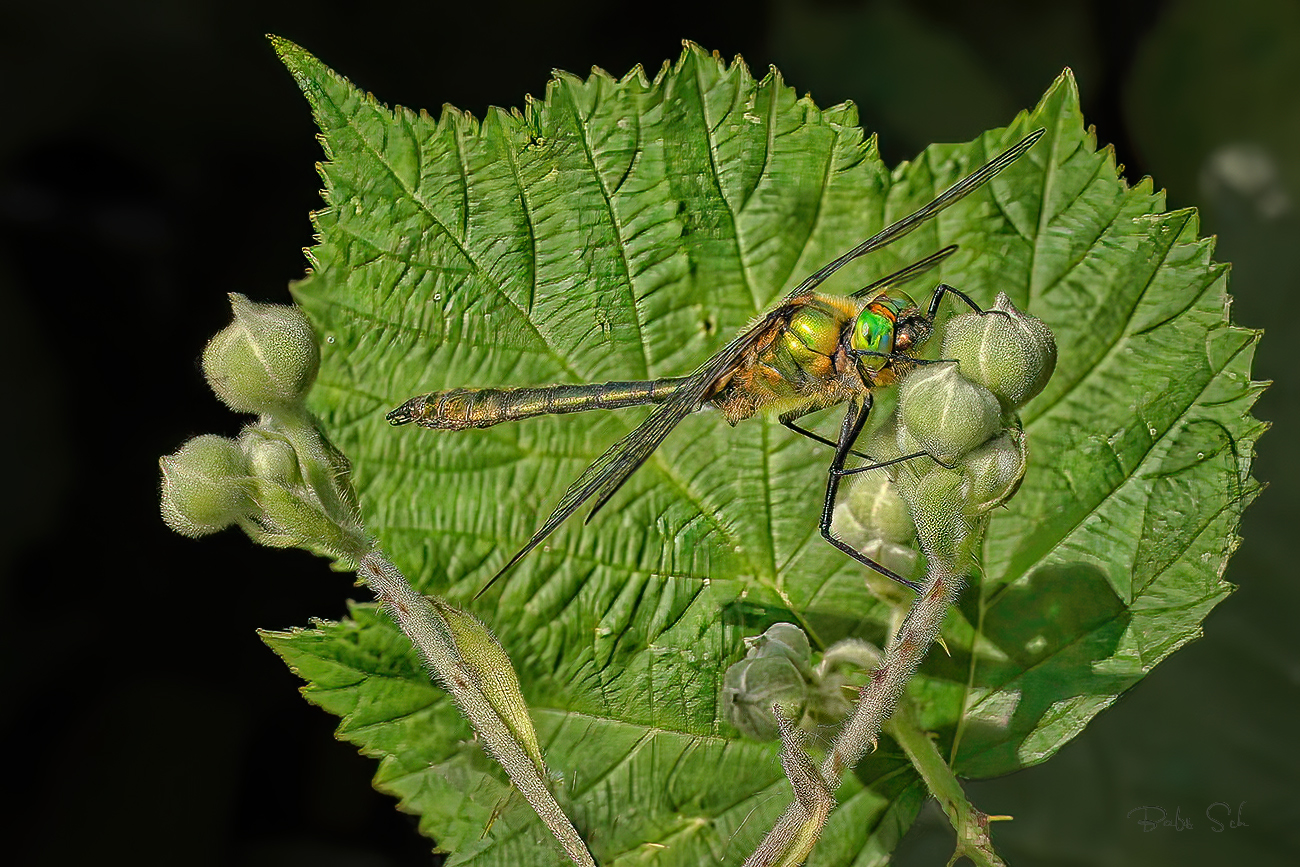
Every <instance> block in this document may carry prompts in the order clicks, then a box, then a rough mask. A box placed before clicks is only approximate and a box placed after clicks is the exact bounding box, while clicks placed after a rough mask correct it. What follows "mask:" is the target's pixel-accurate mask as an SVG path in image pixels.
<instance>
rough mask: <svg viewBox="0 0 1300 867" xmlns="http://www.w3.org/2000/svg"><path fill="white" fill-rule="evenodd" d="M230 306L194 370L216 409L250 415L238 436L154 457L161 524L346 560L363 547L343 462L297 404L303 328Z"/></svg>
mask: <svg viewBox="0 0 1300 867" xmlns="http://www.w3.org/2000/svg"><path fill="white" fill-rule="evenodd" d="M230 302H231V308H232V310H233V313H234V321H232V322H231V324H230V325H228V326H226V328H224V329H222V330H221V331H220V332H218V334H217V335H216V336H215V337H213V338H212V340H210V341H209V342H208V345H207V347H206V348H205V349H204V350H203V373H204V376H205V377H206V378H207V381H208V384H209V385H210V386H211V387H212V390H213V391H214V392H216V394H217V397H218V398H220V399H221V401H222V402H223V403H225V404H226V405H227V406H229V407H230V408H231V409H234V410H236V411H238V412H249V413H257V414H258V416H259V417H258V420H257V421H256V422H254V423H252V424H250V425H248V426H247V427H245V428H244V429H243V431H241V432H240V435H239V437H238V439H233V440H232V439H227V438H225V437H219V436H215V435H212V434H205V435H203V436H199V437H195V438H194V439H192V440H190V441H189V442H187V443H185V444H184V445H183V446H181V448H180V449H179V450H178V451H176V452H175V453H173V454H170V455H166V456H165V457H163V458H161V459H160V460H159V466H160V467H161V469H162V477H163V478H162V515H163V520H164V521H166V522H167V525H168V526H170V527H171V528H172V529H173V530H176V531H177V532H178V533H182V534H184V535H186V536H202V535H206V534H208V533H215V532H217V531H218V530H222V529H225V528H226V527H229V526H231V525H238V526H239V527H240V528H241V529H243V530H244V532H246V533H247V534H248V535H249V536H250V537H252V539H253V540H254V541H255V542H258V543H260V544H263V545H270V546H273V547H299V548H306V549H307V550H310V551H314V552H316V553H318V554H321V555H324V556H328V557H332V558H334V559H335V560H337V561H340V562H341V563H345V564H355V563H356V562H357V560H359V559H360V557H361V556H362V555H364V554H365V552H366V551H367V550H369V549H370V542H369V539H368V537H367V536H366V533H365V530H364V528H363V527H362V526H361V521H360V510H359V509H358V508H357V501H356V494H355V493H354V491H353V489H352V485H351V483H350V481H349V479H348V476H349V473H350V466H349V464H348V461H347V459H346V458H345V457H344V456H343V455H342V453H340V452H339V451H338V450H337V449H335V448H334V447H333V446H332V445H330V443H329V442H328V441H327V440H326V439H325V437H324V435H323V434H322V433H321V431H320V429H319V427H318V426H317V424H316V422H315V420H314V419H313V418H312V417H311V414H310V413H309V412H308V411H307V408H306V403H305V401H306V396H307V392H308V390H309V389H310V388H311V385H312V383H313V382H314V381H315V379H316V373H317V371H318V370H319V368H320V350H319V349H318V347H317V345H316V340H315V336H314V335H313V333H312V330H311V325H310V324H309V323H308V322H307V319H306V317H305V316H303V315H302V313H301V312H300V311H299V310H298V309H297V308H296V307H290V306H286V305H279V304H256V303H254V302H252V301H249V300H248V299H247V298H245V297H244V296H243V295H239V294H237V293H231V295H230Z"/></svg>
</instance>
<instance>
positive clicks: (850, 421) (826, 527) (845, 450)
mask: <svg viewBox="0 0 1300 867" xmlns="http://www.w3.org/2000/svg"><path fill="white" fill-rule="evenodd" d="M869 412H871V395H867V396H866V399H865V400H863V401H862V402H861V403H859V402H858V401H857V400H853V401H850V402H849V411H848V413H846V414H845V416H844V424H842V425H841V426H840V441H839V442H838V443H836V444H835V457H834V458H833V459H832V460H831V466H830V470H829V473H828V478H827V480H826V502H825V504H824V505H823V506H822V521H821V531H822V538H823V539H825V540H826V541H827V542H830V543H831V544H832V545H834V546H835V547H836V548H839V549H840V550H841V551H843V552H844V553H845V554H848V555H849V556H850V557H852V558H853V559H854V560H857V561H858V562H859V563H861V564H863V565H864V566H870V567H871V568H872V569H875V570H876V571H877V572H879V573H880V574H881V575H884V576H885V577H886V578H892V579H893V580H895V581H897V582H898V583H899V584H902V585H903V586H904V587H910V588H912V589H913V590H915V591H916V592H918V593H920V592H921V585H920V584H917V583H916V582H915V581H909V580H908V579H906V578H904V577H903V576H902V575H899V574H898V573H897V572H894V571H893V570H891V569H887V568H885V567H884V566H882V565H881V564H879V563H877V562H876V561H875V560H872V559H871V558H870V557H868V556H866V555H865V554H863V553H862V552H861V551H859V550H857V549H856V548H854V547H853V546H851V545H849V544H847V543H846V542H844V540H842V539H839V538H837V537H836V536H835V534H834V533H832V532H831V518H832V517H834V514H835V497H836V495H837V494H838V493H839V490H840V479H841V478H842V475H841V473H842V471H843V470H844V461H845V460H846V459H847V458H848V456H849V452H850V451H851V450H852V446H853V442H854V440H856V439H857V438H858V434H860V433H862V427H863V425H865V424H866V421H867V414H868V413H869Z"/></svg>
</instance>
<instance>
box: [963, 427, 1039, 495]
mask: <svg viewBox="0 0 1300 867" xmlns="http://www.w3.org/2000/svg"><path fill="white" fill-rule="evenodd" d="M1026 457H1027V456H1026V454H1025V435H1024V433H1023V432H1021V431H1020V430H1019V429H1012V430H1008V431H1004V432H1003V433H1002V434H1000V435H999V436H996V437H994V438H993V439H991V440H989V441H988V442H986V443H985V444H984V445H982V446H980V447H979V448H977V449H975V450H974V451H972V452H971V453H970V454H968V455H966V458H965V459H964V460H963V461H962V466H963V468H964V469H965V471H966V477H967V478H968V479H969V480H970V483H971V487H970V508H971V509H972V510H973V512H974V513H975V514H983V513H984V512H987V511H989V510H990V509H992V508H994V507H995V506H1000V505H1001V504H1003V503H1005V502H1006V501H1007V500H1009V499H1011V496H1012V495H1013V494H1014V493H1015V492H1016V490H1017V489H1018V488H1019V487H1020V482H1021V480H1022V479H1024V477H1025V462H1026Z"/></svg>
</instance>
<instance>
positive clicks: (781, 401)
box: [387, 129, 1044, 596]
mask: <svg viewBox="0 0 1300 867" xmlns="http://www.w3.org/2000/svg"><path fill="white" fill-rule="evenodd" d="M1043 132H1044V131H1043V130H1042V129H1039V130H1035V131H1034V132H1032V133H1030V134H1029V135H1027V136H1025V137H1024V138H1023V139H1021V140H1020V141H1019V142H1018V143H1017V144H1015V145H1013V146H1012V147H1010V148H1009V149H1007V150H1006V151H1004V152H1002V153H1001V154H999V155H998V156H996V157H994V158H993V159H992V160H990V161H989V162H987V163H985V164H984V165H983V166H981V167H980V168H979V169H977V170H976V171H974V172H972V173H971V174H969V175H967V176H966V177H964V178H962V179H961V180H959V181H957V183H955V184H953V185H952V186H951V187H949V188H948V189H947V190H945V191H944V192H943V193H941V194H939V196H937V197H936V198H935V199H934V200H933V201H931V202H930V203H928V204H926V205H924V206H923V207H921V208H919V209H918V210H916V211H914V212H913V213H911V214H909V215H907V216H906V217H903V218H902V219H900V220H898V221H897V222H895V223H892V224H890V225H889V226H886V227H885V228H884V229H882V230H881V231H879V232H877V233H876V234H875V235H872V236H871V237H870V238H868V239H867V240H865V241H863V242H862V243H860V244H858V245H857V246H856V247H854V248H853V249H851V250H849V251H848V252H846V253H844V254H843V255H841V256H839V257H838V258H836V259H834V260H832V261H830V262H828V263H827V264H825V265H823V266H822V267H821V268H819V269H817V270H816V271H814V272H813V273H812V274H810V275H809V276H808V277H807V278H806V279H804V280H803V282H801V283H800V284H799V285H798V286H796V287H795V288H794V289H792V290H791V291H790V292H789V293H788V294H787V295H786V296H785V297H784V298H783V299H782V301H781V303H780V304H779V305H778V306H777V307H775V308H774V309H773V310H771V311H769V312H768V313H766V314H764V315H762V316H760V317H759V318H758V319H756V320H755V321H754V322H753V323H751V324H750V325H749V326H748V327H747V328H745V329H744V330H743V331H742V332H741V333H740V334H739V335H738V336H736V337H735V338H734V339H733V340H732V341H731V342H729V343H728V344H727V345H726V346H724V347H723V348H722V349H721V350H720V351H718V352H717V353H715V354H714V355H713V356H712V357H710V358H709V359H708V360H707V361H705V362H704V363H703V364H701V365H700V366H699V367H698V368H697V369H696V370H695V372H694V373H691V374H689V375H687V376H676V377H664V378H660V379H652V380H645V381H633V382H605V383H589V384H567V385H548V386H540V387H533V386H520V387H501V388H451V389H445V390H442V391H435V392H430V393H428V394H422V395H418V396H416V397H413V398H411V399H410V400H408V401H407V402H406V403H404V404H402V405H401V406H399V407H397V408H396V409H394V410H392V411H391V412H389V413H388V415H387V419H388V421H389V422H390V423H392V424H393V425H404V424H410V423H414V424H417V425H420V426H422V427H427V428H433V429H436V430H466V429H471V428H486V427H491V426H493V425H497V424H501V423H504V422H513V421H520V420H523V419H527V418H533V417H536V416H540V415H554V414H564V413H572V412H584V411H588V410H597V409H603V410H614V409H623V408H626V407H632V406H643V405H649V404H654V405H655V409H654V410H653V411H652V412H651V413H650V415H649V416H647V417H646V419H645V421H643V422H641V424H640V425H638V426H637V427H636V428H634V429H633V430H632V431H631V433H629V434H627V436H625V437H623V438H622V439H621V440H619V441H618V442H616V443H614V445H612V446H610V447H609V448H608V449H607V450H606V451H605V452H604V454H602V455H601V456H600V457H598V458H596V460H595V461H594V462H592V464H591V465H590V466H588V467H587V469H586V470H584V471H583V473H582V474H581V475H580V476H578V478H577V479H576V480H575V481H574V482H573V483H572V484H571V485H570V486H569V488H568V490H566V491H565V493H564V496H563V497H561V499H560V502H559V504H558V505H557V506H556V507H555V509H554V511H552V512H551V514H550V517H548V518H547V519H546V520H545V521H544V522H543V523H542V525H541V527H539V528H538V530H537V532H536V533H534V534H533V537H532V538H531V539H529V540H528V542H527V544H525V545H524V546H523V547H522V548H521V549H519V551H518V552H517V553H516V554H515V555H514V557H512V558H511V559H510V561H509V562H507V563H506V564H505V566H503V567H502V568H501V569H500V571H498V572H497V573H496V575H495V576H494V577H493V578H492V579H491V580H489V581H488V583H487V584H485V585H484V586H483V588H482V589H480V590H479V592H478V595H480V596H481V595H482V594H483V593H484V592H486V591H487V589H488V588H489V587H491V586H492V585H493V584H494V583H495V582H496V581H497V580H498V579H499V578H500V577H501V576H502V575H504V574H505V573H506V572H508V571H509V570H510V569H511V568H512V567H513V566H514V565H515V564H516V563H518V562H519V561H520V560H521V559H523V558H524V557H525V556H526V555H527V554H528V553H529V552H530V551H532V550H533V549H534V548H536V547H537V546H538V545H540V544H541V543H542V542H543V541H544V540H545V539H546V538H547V537H549V536H550V535H551V534H552V533H554V532H555V530H556V529H557V528H559V526H560V525H561V524H563V523H564V521H565V520H566V519H568V518H569V516H571V515H572V514H573V513H574V512H575V511H577V510H578V509H579V508H580V507H582V505H583V504H584V503H587V502H591V503H592V507H591V511H590V513H589V514H588V515H587V519H586V520H587V522H590V521H591V519H592V517H594V516H595V514H596V513H597V512H599V511H600V509H601V507H603V506H604V505H605V503H607V502H608V501H609V499H610V497H612V496H613V495H614V494H615V492H617V491H618V489H619V488H620V487H622V485H623V483H624V482H626V481H627V480H628V478H629V477H630V476H631V475H632V474H633V473H634V472H636V470H637V469H638V468H639V467H640V466H641V465H642V464H643V463H645V461H646V460H647V459H648V458H649V457H650V455H651V454H653V453H654V451H655V449H656V448H658V447H659V444H660V443H662V442H663V441H664V439H665V438H666V437H667V436H668V434H669V433H671V432H672V430H673V428H675V427H676V426H677V425H678V424H679V423H680V422H681V421H682V420H683V419H684V418H686V417H687V416H688V415H690V414H691V413H694V412H696V411H698V410H700V409H703V408H704V407H707V406H712V407H714V408H716V409H717V410H719V411H720V412H721V413H722V415H723V417H724V418H725V419H726V420H727V422H728V423H730V424H731V425H733V426H734V425H736V424H738V423H739V422H741V421H743V420H745V419H748V418H752V417H753V416H756V415H760V414H764V415H768V416H771V415H775V417H776V418H777V419H778V420H779V422H780V423H781V424H782V425H783V426H785V427H786V428H788V429H789V430H790V431H792V432H793V433H796V434H799V435H801V436H805V437H808V438H809V439H812V440H815V441H817V442H819V443H822V444H823V445H827V446H830V447H832V448H833V449H834V455H833V457H832V459H831V463H830V467H829V470H828V478H827V483H826V494H825V499H824V502H823V507H822V515H821V523H820V529H821V535H822V538H824V539H825V540H826V541H827V542H829V543H830V544H831V545H833V546H835V547H836V548H838V549H839V550H841V551H843V552H844V553H845V554H847V555H848V556H850V557H852V558H853V559H854V560H857V561H858V562H860V563H862V564H864V565H866V566H868V567H869V568H871V569H874V570H875V571H877V572H879V573H881V574H882V575H885V576H887V577H889V578H891V579H893V580H894V581H897V582H898V583H899V584H902V585H904V586H906V587H909V588H911V589H912V590H914V591H918V592H919V591H920V589H921V587H920V585H919V584H917V583H916V582H915V581H912V580H909V579H907V578H904V577H903V576H902V575H899V574H897V573H896V572H894V571H893V570H891V569H889V568H887V567H885V566H884V565H882V564H880V563H877V562H876V561H874V560H872V559H871V558H870V557H867V556H866V555H864V554H863V553H861V552H860V551H858V550H857V549H856V548H853V547H852V546H850V545H848V544H847V543H846V542H844V541H843V540H841V539H840V538H839V537H837V536H836V535H835V534H834V533H833V532H832V529H831V518H832V515H833V513H834V510H835V502H836V498H837V496H838V493H839V487H840V482H841V480H842V479H843V478H844V477H845V476H847V475H851V474H853V473H857V472H863V471H866V470H871V469H878V468H880V467H882V466H887V465H889V464H893V463H898V462H901V461H905V460H911V459H914V458H917V457H921V456H923V455H924V454H925V453H924V452H918V453H916V454H914V455H904V456H902V457H899V458H895V459H893V460H890V461H886V462H883V463H872V464H870V465H867V466H863V467H854V468H850V469H845V463H846V462H847V460H848V457H849V455H850V454H853V455H857V456H860V457H863V458H866V459H867V460H868V461H871V460H872V459H871V458H870V457H869V456H867V455H865V454H863V453H861V452H859V451H856V450H855V449H854V448H853V446H854V444H855V443H856V441H857V439H858V436H859V435H860V434H861V433H862V430H863V427H864V425H865V424H866V421H867V416H868V414H869V413H870V411H871V406H872V393H873V391H875V390H876V389H879V388H883V387H886V386H889V385H892V384H894V383H895V382H896V381H897V380H898V378H899V376H900V375H901V374H902V373H903V372H904V371H905V370H907V369H910V367H911V366H913V365H918V364H933V363H940V362H941V361H942V360H938V361H934V360H927V359H923V358H918V357H917V356H916V355H915V353H916V352H917V351H918V350H919V349H920V348H921V346H922V344H924V343H925V341H926V340H927V338H928V337H929V336H930V334H931V332H932V331H933V330H934V322H935V317H936V316H937V315H938V312H939V305H940V303H941V301H942V300H943V298H944V297H945V296H947V295H952V296H954V297H955V298H957V299H960V300H961V301H963V302H964V303H966V304H968V305H969V306H970V307H971V308H972V309H974V310H975V311H976V312H980V308H979V307H978V305H976V304H975V302H974V301H972V300H971V299H970V298H969V297H967V296H966V295H965V294H964V293H962V292H961V291H959V290H957V289H955V288H953V287H952V286H949V285H947V284H946V283H940V284H939V285H938V286H937V287H936V288H935V290H934V292H933V294H932V295H931V297H930V302H929V304H928V305H927V307H926V309H925V310H921V309H920V308H919V307H918V306H917V304H916V303H915V302H914V301H913V300H912V299H911V298H909V297H908V296H907V295H906V294H905V293H904V292H902V291H901V290H900V289H899V288H898V287H900V286H901V285H903V284H905V283H907V282H909V281H911V280H914V279H916V278H917V277H919V276H921V275H922V274H923V273H925V272H926V271H928V270H930V269H931V268H933V267H935V266H936V265H938V264H939V263H940V262H942V261H943V260H944V259H946V258H948V257H949V256H951V255H952V254H953V253H954V252H956V250H957V247H956V246H955V245H952V246H948V247H945V248H943V249H942V250H939V251H938V252H936V253H933V254H931V255H930V256H927V257H925V258H924V259H921V260H919V261H917V262H914V263H913V264H911V265H909V266H907V267H906V268H903V269H902V270H900V271H896V272H894V273H892V274H889V275H888V276H886V277H883V278H882V279H880V280H877V281H876V282H874V283H872V284H870V285H869V286H865V287H863V288H862V289H859V290H857V291H855V292H853V293H851V294H849V295H843V296H841V295H830V294H823V293H820V292H817V291H815V290H816V289H817V287H818V286H819V285H821V283H822V282H824V281H825V280H826V279H827V278H829V277H830V276H831V275H832V274H834V273H835V272H836V271H838V270H840V269H841V268H843V267H844V266H845V265H847V264H848V263H849V262H851V261H853V260H855V259H857V258H859V257H861V256H865V255H867V254H868V253H871V252H873V251H875V250H879V249H881V248H882V247H885V246H887V245H888V244H891V243H893V242H894V241H896V240H898V239H899V238H901V237H903V236H904V235H906V234H908V233H909V232H911V231H912V230H913V229H915V228H917V227H918V226H920V225H921V224H923V223H925V222H926V221H927V220H929V219H931V218H933V217H934V216H935V215H936V214H938V213H939V212H940V211H942V210H944V209H945V208H947V207H949V206H951V205H952V204H954V203H955V202H957V201H958V200H959V199H961V198H963V197H965V196H967V195H969V194H970V193H972V192H974V191H975V190H976V189H978V188H980V187H981V186H983V185H984V184H985V183H987V182H988V181H989V180H991V179H992V178H993V177H994V176H996V175H997V174H998V173H999V172H1001V171H1002V170H1003V169H1005V168H1007V167H1008V166H1010V165H1011V164H1012V163H1014V162H1015V161H1016V160H1018V159H1020V157H1022V156H1024V155H1025V153H1027V152H1028V151H1029V149H1030V148H1032V147H1033V146H1034V144H1035V143H1036V142H1037V141H1038V139H1039V138H1041V137H1042V135H1043ZM840 404H847V409H846V411H845V415H844V419H843V421H842V423H841V424H840V430H839V436H838V438H837V439H836V440H830V439H828V438H826V437H822V436H820V435H818V434H816V433H814V432H812V431H810V430H807V429H806V428H804V427H802V426H800V425H799V424H797V422H798V420H799V419H801V418H803V417H804V416H806V415H809V414H811V413H815V412H819V411H821V410H825V409H829V408H831V407H834V406H838V405H840Z"/></svg>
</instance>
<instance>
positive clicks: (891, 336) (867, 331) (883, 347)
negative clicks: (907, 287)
mask: <svg viewBox="0 0 1300 867" xmlns="http://www.w3.org/2000/svg"><path fill="white" fill-rule="evenodd" d="M929 336H930V322H929V320H927V319H926V318H925V316H924V315H922V314H921V312H920V311H919V310H917V308H916V303H915V302H914V301H912V299H911V298H908V297H907V296H906V295H904V294H903V293H901V292H896V291H895V292H891V293H890V294H889V295H880V296H877V297H876V298H875V299H873V300H872V301H871V303H869V304H867V305H866V306H865V307H863V308H862V311H861V312H859V313H858V316H857V318H856V319H855V320H854V321H853V331H852V333H851V334H850V335H849V348H850V349H852V350H854V351H855V352H858V353H862V354H860V355H858V356H857V360H858V366H859V367H860V368H862V369H863V370H864V371H865V372H866V373H868V374H875V373H877V372H879V371H880V370H882V369H884V368H885V367H886V366H887V365H888V364H889V362H890V361H891V358H890V355H892V354H894V353H905V352H910V351H911V350H913V349H915V348H916V347H917V346H919V345H920V344H922V343H924V342H925V339H926V338H927V337H929Z"/></svg>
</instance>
